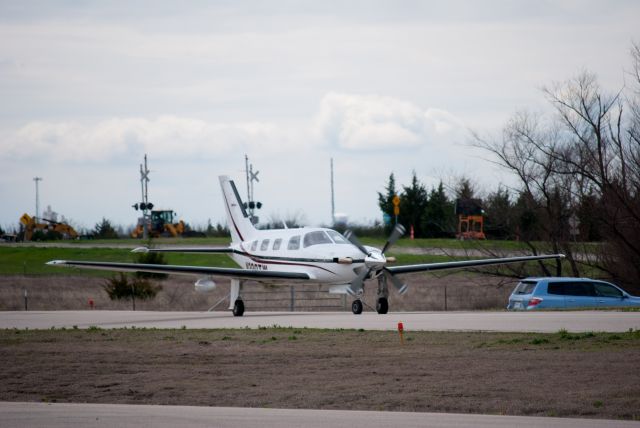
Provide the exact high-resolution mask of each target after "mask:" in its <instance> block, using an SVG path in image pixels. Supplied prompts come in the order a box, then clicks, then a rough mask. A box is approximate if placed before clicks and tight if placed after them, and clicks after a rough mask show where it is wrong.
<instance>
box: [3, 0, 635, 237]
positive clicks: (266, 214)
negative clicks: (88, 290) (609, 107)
mask: <svg viewBox="0 0 640 428" xmlns="http://www.w3.org/2000/svg"><path fill="white" fill-rule="evenodd" d="M639 19H640V2H637V1H616V0H613V1H606V2H604V1H600V0H598V1H587V0H585V1H578V0H565V1H524V0H523V1H482V2H478V1H376V0H371V1H331V0H329V1H321V2H320V1H317V0H315V1H214V0H212V1H179V2H178V1H162V0H156V1H112V2H99V1H80V0H75V1H64V0H60V1H55V2H51V1H28V0H27V1H20V2H16V1H10V0H0V100H1V101H0V226H2V227H3V228H4V229H10V228H12V227H14V226H15V225H17V222H18V219H19V217H20V216H21V215H22V213H25V212H26V213H30V214H32V215H33V214H35V205H36V203H35V200H36V198H35V193H36V189H35V182H34V177H42V179H43V180H42V181H40V182H39V195H40V211H41V213H42V211H44V209H46V207H47V206H51V208H52V210H53V211H56V212H58V213H60V214H61V215H64V216H65V218H66V219H68V220H69V221H70V222H71V224H72V225H74V226H75V227H77V228H79V229H81V228H87V229H91V228H93V227H94V225H95V224H96V223H98V222H99V221H100V220H101V219H102V218H103V217H104V218H107V219H109V220H110V221H111V222H112V223H114V224H117V225H122V226H125V227H126V226H129V225H133V224H135V222H136V219H137V216H138V212H136V211H135V210H134V209H133V208H132V207H131V206H132V205H133V204H134V203H136V202H140V200H141V195H140V193H141V191H140V173H139V169H140V163H142V161H143V157H144V155H145V154H147V156H148V164H149V169H150V170H151V173H150V179H151V181H150V183H149V200H150V201H151V202H153V203H154V205H155V206H156V207H158V208H166V209H173V210H174V211H176V212H177V213H178V215H179V216H180V218H182V219H183V220H185V221H186V222H188V223H190V224H192V225H194V226H201V227H202V226H205V225H206V224H207V222H208V221H209V220H210V221H211V222H212V223H213V224H216V223H218V222H220V223H225V221H226V220H225V217H224V210H223V206H222V201H221V197H222V196H221V192H220V188H219V184H218V178H217V177H218V176H219V175H229V176H231V177H232V178H233V179H234V180H235V181H236V183H237V185H238V188H239V189H240V191H241V195H242V196H243V197H245V196H246V181H245V155H247V156H248V157H249V161H250V163H251V164H252V165H253V169H254V170H258V171H259V175H258V177H259V179H260V181H259V182H258V183H255V187H254V194H255V199H256V200H258V201H260V202H262V204H263V208H262V209H261V210H260V212H259V215H260V217H261V219H262V220H270V219H290V218H297V219H299V220H302V221H303V222H304V223H306V224H307V225H321V224H324V225H327V224H330V222H331V187H330V159H331V158H333V162H334V179H335V205H336V211H337V212H339V213H344V214H346V215H348V218H349V221H350V222H353V223H370V222H373V221H375V220H380V219H381V212H380V210H379V208H378V206H377V192H382V191H384V187H385V185H386V184H387V181H388V177H389V175H390V174H391V173H394V174H395V176H396V180H397V182H398V184H399V185H408V184H409V183H410V180H411V174H412V172H413V171H415V173H416V175H417V177H418V178H419V180H420V181H421V182H422V183H424V184H425V185H426V186H427V188H428V189H429V188H431V187H433V186H436V185H437V184H438V182H439V181H440V180H442V181H443V182H444V183H445V185H451V184H452V183H454V182H455V180H456V179H457V178H460V177H463V176H464V177H468V178H470V179H471V180H472V181H474V182H476V183H478V187H479V188H480V189H481V190H482V189H486V191H493V190H495V189H496V188H497V187H498V185H499V184H504V185H507V186H508V185H511V184H513V183H514V181H513V178H512V177H510V176H508V175H507V174H506V173H505V172H504V171H502V170H501V169H500V168H499V167H497V166H495V165H494V163H492V162H491V158H490V156H489V155H488V154H487V153H483V152H480V151H479V150H478V149H474V148H472V147H471V146H470V141H471V137H470V133H471V131H474V132H479V133H480V134H482V135H487V136H489V137H490V138H499V137H500V135H501V130H502V128H503V126H504V125H505V123H506V122H507V120H508V119H509V118H510V117H511V116H512V115H513V114H514V113H515V112H517V111H521V110H529V111H534V112H536V111H545V109H547V110H548V108H549V107H548V105H547V104H546V102H545V99H544V96H543V94H542V91H541V88H542V87H543V86H545V85H549V84H552V83H553V82H558V81H563V80H565V79H568V78H570V77H572V76H575V75H576V74H578V73H579V72H581V71H583V70H589V71H592V72H594V73H595V74H596V75H597V76H598V79H599V82H600V84H601V85H602V86H603V87H604V88H606V89H608V90H610V91H618V90H620V89H621V88H622V86H623V84H624V75H625V70H628V69H629V67H630V57H629V51H630V48H631V43H632V42H634V41H636V42H637V41H640V30H639V28H640V27H639V26H638V20H639Z"/></svg>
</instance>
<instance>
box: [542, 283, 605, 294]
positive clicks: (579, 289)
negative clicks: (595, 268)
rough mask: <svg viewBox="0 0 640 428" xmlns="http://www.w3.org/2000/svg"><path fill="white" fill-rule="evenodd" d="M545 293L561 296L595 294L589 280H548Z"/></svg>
mask: <svg viewBox="0 0 640 428" xmlns="http://www.w3.org/2000/svg"><path fill="white" fill-rule="evenodd" d="M547 293H549V294H560V295H563V296H583V297H584V296H595V295H596V292H595V290H594V288H593V284H592V283H591V282H586V281H585V282H550V283H549V285H548V286H547Z"/></svg>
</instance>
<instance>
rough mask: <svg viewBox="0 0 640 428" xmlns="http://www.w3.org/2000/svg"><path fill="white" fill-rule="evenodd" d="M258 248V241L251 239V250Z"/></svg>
mask: <svg viewBox="0 0 640 428" xmlns="http://www.w3.org/2000/svg"><path fill="white" fill-rule="evenodd" d="M257 249H258V241H253V242H252V243H251V251H255V250H257Z"/></svg>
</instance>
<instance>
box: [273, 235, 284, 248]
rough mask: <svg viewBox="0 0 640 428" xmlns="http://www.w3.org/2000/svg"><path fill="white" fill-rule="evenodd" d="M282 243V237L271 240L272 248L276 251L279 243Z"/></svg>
mask: <svg viewBox="0 0 640 428" xmlns="http://www.w3.org/2000/svg"><path fill="white" fill-rule="evenodd" d="M281 244H282V239H280V238H278V239H276V240H275V241H273V250H274V251H277V250H279V249H280V245H281Z"/></svg>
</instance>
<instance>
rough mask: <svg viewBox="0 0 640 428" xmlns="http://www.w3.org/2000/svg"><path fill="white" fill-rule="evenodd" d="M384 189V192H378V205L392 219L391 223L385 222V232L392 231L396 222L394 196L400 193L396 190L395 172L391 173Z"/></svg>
mask: <svg viewBox="0 0 640 428" xmlns="http://www.w3.org/2000/svg"><path fill="white" fill-rule="evenodd" d="M384 190H385V192H384V194H382V193H380V192H378V206H379V207H380V210H381V211H382V213H383V214H387V215H388V216H389V218H390V219H392V220H391V222H390V224H385V232H386V233H390V232H391V229H392V227H393V224H394V220H393V219H394V214H393V198H394V196H396V195H397V194H398V191H397V190H396V178H395V176H394V175H393V173H391V174H390V175H389V181H388V183H387V185H386V187H385V188H384Z"/></svg>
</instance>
